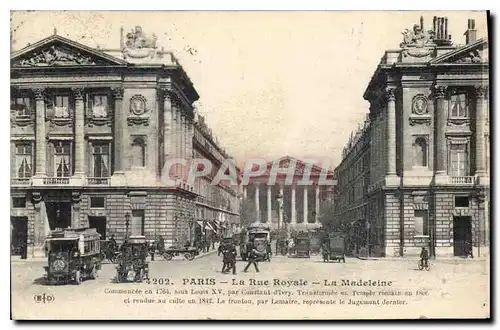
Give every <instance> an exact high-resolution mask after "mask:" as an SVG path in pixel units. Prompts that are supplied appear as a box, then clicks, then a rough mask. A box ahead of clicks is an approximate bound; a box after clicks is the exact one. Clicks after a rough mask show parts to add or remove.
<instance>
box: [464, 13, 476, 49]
mask: <svg viewBox="0 0 500 330" xmlns="http://www.w3.org/2000/svg"><path fill="white" fill-rule="evenodd" d="M476 32H477V31H476V21H475V20H473V19H469V21H468V23H467V31H465V33H464V35H465V43H466V44H467V45H469V44H472V43H474V42H476Z"/></svg>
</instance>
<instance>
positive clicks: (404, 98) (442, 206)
mask: <svg viewBox="0 0 500 330" xmlns="http://www.w3.org/2000/svg"><path fill="white" fill-rule="evenodd" d="M465 36H466V43H465V44H464V45H453V44H452V41H451V36H450V35H449V34H448V19H447V18H445V17H435V18H434V21H433V27H432V29H431V30H429V31H427V30H426V28H425V27H424V24H423V19H421V21H420V24H416V25H414V27H413V30H412V31H408V30H407V31H406V32H405V33H404V40H403V42H402V43H401V45H400V49H397V50H389V51H386V53H385V55H384V56H383V57H382V59H381V62H380V64H379V65H378V67H377V69H376V71H375V74H374V75H373V77H372V79H371V81H370V82H369V85H368V87H367V89H366V92H365V94H364V98H365V99H366V100H367V101H369V102H370V112H369V123H367V125H365V126H366V127H365V128H364V129H363V130H362V132H360V133H359V135H360V138H359V139H357V140H356V143H351V144H350V146H349V147H348V149H349V150H350V151H349V152H347V153H346V154H345V157H344V160H343V161H342V164H341V165H340V166H339V167H338V169H339V171H341V172H338V173H337V175H338V176H339V181H340V182H342V181H348V183H344V186H345V187H348V186H349V185H350V184H352V185H354V186H356V182H358V181H357V180H358V179H356V178H358V177H359V178H364V179H365V183H364V184H359V185H358V188H357V189H361V188H360V187H364V189H365V191H363V193H360V192H359V190H358V194H356V192H354V200H355V202H352V203H351V202H349V201H352V200H353V199H352V198H348V197H346V195H348V192H347V191H342V189H340V194H339V195H338V196H337V197H336V201H337V207H338V209H339V212H342V211H340V210H348V211H346V212H354V213H355V214H356V215H355V216H354V218H352V217H348V218H346V220H347V221H350V220H361V222H365V225H364V226H361V227H362V228H365V229H364V231H365V233H364V234H362V233H361V234H362V235H364V236H363V239H360V241H361V242H360V243H361V245H365V246H366V245H369V246H370V247H371V249H372V252H373V254H376V255H382V256H384V255H385V256H406V255H417V254H418V253H419V251H420V249H421V247H422V246H426V247H428V248H429V249H430V252H431V254H433V255H435V256H438V257H439V256H445V255H455V256H461V255H465V254H466V253H467V251H468V249H469V247H470V244H472V246H473V252H474V254H475V255H478V254H479V255H481V254H485V253H489V235H490V226H489V224H490V216H489V194H490V189H489V187H490V177H489V157H490V156H489V115H488V113H489V103H488V97H487V95H488V87H489V62H488V41H487V40H485V39H479V40H477V39H476V30H475V22H474V21H473V20H469V21H468V28H467V31H466V32H465ZM351 142H352V141H351ZM366 156H367V157H368V159H369V161H367V163H364V164H363V165H364V166H362V170H361V171H360V170H359V169H358V170H356V169H355V168H356V166H357V165H356V163H357V162H356V159H363V158H365V157H366ZM350 172H354V173H356V172H357V173H358V175H356V174H354V177H352V175H351V176H349V175H348V173H350ZM366 178H368V184H367V183H366ZM359 180H361V179H359ZM342 186H343V185H342V184H341V185H340V186H339V188H341V187H342ZM351 189H352V188H351ZM354 190H355V191H356V188H354ZM362 194H364V196H363V197H361V196H362ZM356 200H357V201H356ZM351 205H352V208H354V209H353V211H351ZM354 210H359V211H354ZM339 219H343V218H342V217H340V218H339ZM366 236H368V237H369V238H368V239H367V240H366V243H363V242H365V239H364V237H366Z"/></svg>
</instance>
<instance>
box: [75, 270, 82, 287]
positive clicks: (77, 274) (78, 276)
mask: <svg viewBox="0 0 500 330" xmlns="http://www.w3.org/2000/svg"><path fill="white" fill-rule="evenodd" d="M80 283H82V273H81V272H80V271H79V270H77V271H76V272H75V284H76V285H79V284H80Z"/></svg>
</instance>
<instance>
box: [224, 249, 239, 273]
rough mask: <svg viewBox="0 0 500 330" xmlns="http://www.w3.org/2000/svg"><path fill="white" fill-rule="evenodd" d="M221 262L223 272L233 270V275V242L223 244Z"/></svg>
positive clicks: (234, 251) (234, 255)
mask: <svg viewBox="0 0 500 330" xmlns="http://www.w3.org/2000/svg"><path fill="white" fill-rule="evenodd" d="M222 262H223V265H222V271H221V272H222V273H223V274H226V273H228V272H229V271H230V270H233V275H236V248H235V247H234V245H233V244H229V245H224V249H223V257H222Z"/></svg>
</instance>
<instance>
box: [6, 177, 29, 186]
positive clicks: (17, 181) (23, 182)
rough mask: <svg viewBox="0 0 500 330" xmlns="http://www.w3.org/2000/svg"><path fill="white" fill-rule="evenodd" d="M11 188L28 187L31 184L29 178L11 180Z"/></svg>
mask: <svg viewBox="0 0 500 330" xmlns="http://www.w3.org/2000/svg"><path fill="white" fill-rule="evenodd" d="M10 184H11V186H29V185H30V184H31V178H11V179H10Z"/></svg>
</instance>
